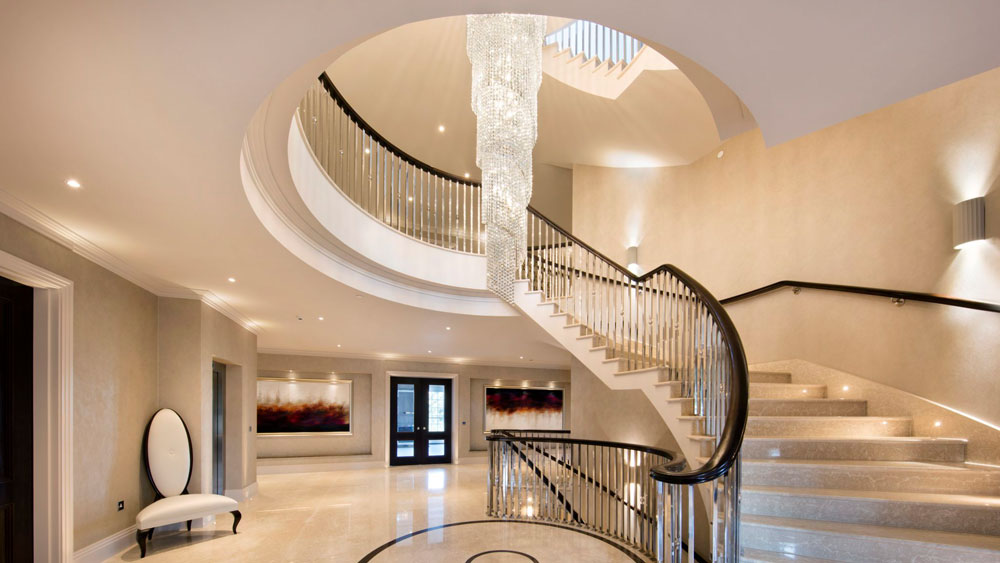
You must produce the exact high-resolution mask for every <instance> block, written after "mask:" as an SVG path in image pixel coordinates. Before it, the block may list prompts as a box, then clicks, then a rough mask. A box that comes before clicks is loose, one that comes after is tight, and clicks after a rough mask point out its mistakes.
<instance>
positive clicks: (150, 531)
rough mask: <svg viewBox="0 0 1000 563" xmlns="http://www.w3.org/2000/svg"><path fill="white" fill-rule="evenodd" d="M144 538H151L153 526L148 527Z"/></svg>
mask: <svg viewBox="0 0 1000 563" xmlns="http://www.w3.org/2000/svg"><path fill="white" fill-rule="evenodd" d="M146 539H150V540H151V539H153V528H150V529H149V531H148V532H146Z"/></svg>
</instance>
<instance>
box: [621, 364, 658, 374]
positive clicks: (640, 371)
mask: <svg viewBox="0 0 1000 563" xmlns="http://www.w3.org/2000/svg"><path fill="white" fill-rule="evenodd" d="M661 369H663V366H652V367H648V368H639V369H630V370H625V371H616V372H615V373H614V374H615V375H635V374H637V373H642V372H645V371H659V370H661Z"/></svg>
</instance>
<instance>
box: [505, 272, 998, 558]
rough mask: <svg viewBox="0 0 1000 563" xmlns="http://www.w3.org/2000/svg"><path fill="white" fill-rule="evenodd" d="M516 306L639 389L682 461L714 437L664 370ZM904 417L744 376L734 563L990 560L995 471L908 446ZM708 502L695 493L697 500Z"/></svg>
mask: <svg viewBox="0 0 1000 563" xmlns="http://www.w3.org/2000/svg"><path fill="white" fill-rule="evenodd" d="M519 287H520V291H519V294H518V298H517V301H516V304H517V305H518V308H520V309H521V311H522V312H523V313H524V314H525V315H527V316H528V317H531V318H532V319H534V320H535V321H536V322H537V323H538V324H539V325H540V326H542V328H544V329H546V330H547V331H549V332H550V333H551V334H552V335H553V336H554V337H556V340H557V341H559V342H560V343H562V344H563V345H564V346H565V347H566V348H567V349H568V350H569V351H570V352H571V353H572V354H573V355H574V356H575V357H576V358H577V359H578V360H580V361H581V362H582V363H584V365H586V366H587V367H588V368H589V369H590V370H591V371H592V372H594V374H595V375H597V376H598V377H599V378H600V379H601V380H602V381H604V383H605V384H607V385H608V386H609V387H610V388H612V389H641V390H642V391H643V392H644V393H645V394H646V395H647V397H649V398H650V400H651V401H652V402H653V404H654V405H655V406H656V407H657V410H659V411H660V413H661V415H662V416H663V418H664V420H665V421H666V423H667V426H668V427H669V428H670V430H671V432H672V433H673V434H674V436H675V437H676V438H677V440H678V443H679V445H680V447H681V449H682V451H683V453H684V455H685V456H686V457H688V458H689V459H696V460H698V461H699V462H701V461H704V459H705V457H704V456H706V455H707V454H708V453H710V452H711V451H712V449H714V444H715V437H714V436H712V435H709V434H706V433H705V430H704V427H703V425H704V417H702V416H696V415H694V414H693V409H694V400H693V399H692V398H691V397H684V396H680V385H679V384H677V383H676V382H670V381H664V379H665V372H666V371H667V369H668V368H667V367H665V366H654V367H648V368H641V369H631V370H630V369H627V367H628V364H629V362H628V360H627V357H626V356H627V355H626V354H625V353H624V349H623V348H619V349H618V350H613V349H611V348H609V347H608V346H607V345H605V344H602V343H603V342H604V341H605V340H606V339H604V337H603V336H602V335H601V334H599V333H595V332H594V331H593V330H591V329H589V328H588V327H587V326H586V325H585V324H583V323H580V322H579V321H578V320H577V319H576V318H574V317H573V316H572V315H570V314H569V313H567V312H566V311H564V310H562V308H563V307H564V303H565V302H566V301H567V300H568V299H569V298H562V299H555V300H546V299H544V298H543V293H542V292H541V291H532V290H530V289H529V282H528V280H524V281H522V282H520V284H519ZM912 426H913V425H912V421H911V419H910V418H909V417H907V416H896V417H885V416H868V409H867V401H865V400H863V399H842V398H837V399H833V398H827V386H826V385H824V384H816V383H811V382H808V381H804V380H802V379H801V378H797V377H793V375H792V374H791V373H779V372H767V371H751V372H750V399H749V417H748V419H747V429H746V434H745V436H744V439H743V450H742V462H741V463H742V478H741V487H740V494H741V503H740V510H741V517H740V522H741V539H740V541H741V545H742V547H743V558H742V560H743V561H768V562H770V561H807V562H808V561H850V562H858V561H880V562H882V561H941V562H957V561H962V562H970V563H978V562H984V563H985V562H997V561H1000V468H995V467H989V466H981V465H969V464H967V463H966V462H965V450H966V440H964V439H960V438H935V437H922V436H914V435H913V431H912ZM706 494H707V491H703V495H706Z"/></svg>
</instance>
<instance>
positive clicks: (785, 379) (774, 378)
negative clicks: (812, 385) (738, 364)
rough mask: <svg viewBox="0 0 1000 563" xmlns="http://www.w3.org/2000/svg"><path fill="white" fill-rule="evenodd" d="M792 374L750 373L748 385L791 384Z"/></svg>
mask: <svg viewBox="0 0 1000 563" xmlns="http://www.w3.org/2000/svg"><path fill="white" fill-rule="evenodd" d="M791 382H792V374H790V373H788V372H783V371H751V372H750V383H791Z"/></svg>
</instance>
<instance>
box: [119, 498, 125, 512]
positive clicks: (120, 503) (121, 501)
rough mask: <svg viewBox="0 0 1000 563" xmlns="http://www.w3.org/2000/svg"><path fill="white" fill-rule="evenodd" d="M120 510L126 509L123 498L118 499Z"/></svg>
mask: <svg viewBox="0 0 1000 563" xmlns="http://www.w3.org/2000/svg"><path fill="white" fill-rule="evenodd" d="M118 510H119V511H121V510H125V501H123V500H120V501H118Z"/></svg>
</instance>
